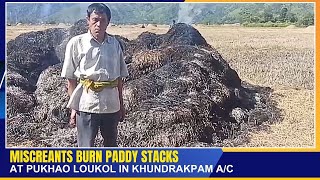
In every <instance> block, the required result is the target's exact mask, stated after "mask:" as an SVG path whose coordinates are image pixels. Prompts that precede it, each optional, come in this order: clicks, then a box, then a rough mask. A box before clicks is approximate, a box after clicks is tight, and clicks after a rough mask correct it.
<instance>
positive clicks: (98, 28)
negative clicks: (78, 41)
mask: <svg viewBox="0 0 320 180" xmlns="http://www.w3.org/2000/svg"><path fill="white" fill-rule="evenodd" d="M87 21H88V25H89V30H90V32H91V33H92V35H95V36H96V35H101V34H104V33H105V32H106V29H107V27H108V24H109V21H108V17H107V15H106V14H105V13H96V12H95V11H93V12H92V13H91V15H90V17H87Z"/></svg>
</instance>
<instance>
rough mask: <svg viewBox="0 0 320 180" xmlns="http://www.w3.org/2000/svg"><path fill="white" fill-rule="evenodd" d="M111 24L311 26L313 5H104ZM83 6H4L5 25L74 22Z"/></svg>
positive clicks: (84, 8)
mask: <svg viewBox="0 0 320 180" xmlns="http://www.w3.org/2000/svg"><path fill="white" fill-rule="evenodd" d="M106 4H107V5H108V6H109V7H110V8H111V11H112V22H113V23H115V24H138V23H157V24H170V23H171V22H172V20H176V22H185V23H203V24H208V23H209V24H232V23H241V24H243V23H268V22H269V23H293V24H300V25H306V26H307V25H313V24H314V4H313V3H191V4H190V3H106ZM88 5H89V4H87V3H81V4H76V3H20V4H16V3H14V4H13V3H11V4H10V3H8V4H7V22H8V23H13V24H14V23H19V22H21V23H74V22H75V21H77V20H78V19H81V18H84V17H85V16H86V14H85V13H86V8H87V6H88Z"/></svg>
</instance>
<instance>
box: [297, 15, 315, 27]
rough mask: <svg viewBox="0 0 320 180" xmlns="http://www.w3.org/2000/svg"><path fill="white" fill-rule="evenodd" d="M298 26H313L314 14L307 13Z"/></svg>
mask: <svg viewBox="0 0 320 180" xmlns="http://www.w3.org/2000/svg"><path fill="white" fill-rule="evenodd" d="M298 24H299V25H303V26H312V25H314V14H311V13H307V14H305V15H304V16H303V17H302V19H301V20H299V22H298Z"/></svg>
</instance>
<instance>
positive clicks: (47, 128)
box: [7, 20, 280, 147]
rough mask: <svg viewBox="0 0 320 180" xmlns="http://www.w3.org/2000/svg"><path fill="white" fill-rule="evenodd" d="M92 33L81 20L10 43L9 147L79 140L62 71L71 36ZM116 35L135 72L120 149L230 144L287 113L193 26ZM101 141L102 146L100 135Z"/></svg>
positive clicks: (127, 97)
mask: <svg viewBox="0 0 320 180" xmlns="http://www.w3.org/2000/svg"><path fill="white" fill-rule="evenodd" d="M85 32H87V24H86V22H85V21H84V20H80V21H78V22H77V23H75V25H74V26H72V27H71V28H69V29H48V30H45V31H38V32H30V33H25V34H21V35H20V36H18V37H17V38H16V39H14V40H11V41H9V42H8V45H7V47H8V50H7V55H8V56H7V60H8V61H7V62H8V68H7V70H8V82H7V107H8V108H7V143H8V146H34V147H35V146H39V147H73V146H76V145H77V140H76V129H75V128H70V127H69V126H68V120H69V114H70V111H69V109H67V108H66V105H67V102H68V99H69V97H68V95H67V89H66V80H65V79H63V78H61V77H60V73H61V68H62V63H63V59H64V51H65V46H66V44H67V42H68V40H69V39H70V38H72V37H74V36H76V35H79V34H82V33H85ZM115 37H116V38H117V39H118V41H119V42H120V43H121V46H122V49H123V52H124V57H125V61H126V63H127V65H128V70H129V73H130V76H129V77H127V78H126V79H125V85H124V91H123V93H124V103H125V107H126V118H125V120H124V121H123V122H120V123H119V126H118V127H119V136H118V144H119V146H122V147H180V146H182V147H212V146H225V144H224V143H223V142H224V140H226V139H237V138H238V137H240V136H242V135H241V134H242V133H243V132H245V131H247V130H246V129H245V128H247V129H248V128H252V127H255V126H259V125H261V124H263V123H268V122H269V123H270V122H273V121H275V120H277V119H279V118H280V116H279V114H280V113H279V110H278V109H277V108H275V103H274V102H273V101H272V100H271V99H270V95H271V94H272V89H270V88H264V87H257V86H253V85H250V84H248V83H245V82H242V81H241V79H240V78H239V76H238V74H237V72H236V71H234V70H233V69H232V68H230V66H229V65H228V63H227V62H226V61H225V60H224V59H223V57H222V56H221V55H220V54H219V53H218V51H217V50H215V49H214V47H212V46H211V45H209V44H208V43H207V42H206V40H205V39H204V38H203V37H202V36H201V34H200V33H199V32H198V31H197V30H196V29H195V28H193V27H192V26H190V25H187V24H183V23H178V24H175V25H173V26H172V27H171V28H170V29H169V30H168V32H167V33H165V34H154V33H150V32H144V33H142V34H141V35H139V36H138V38H137V39H134V40H128V39H126V38H124V37H121V36H115ZM238 144H239V143H238ZM240 144H241V143H240ZM96 145H97V146H102V138H101V136H100V135H99V136H98V138H97V140H96ZM228 146H230V145H228ZM231 146H232V145H231Z"/></svg>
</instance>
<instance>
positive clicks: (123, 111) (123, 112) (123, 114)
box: [119, 106, 126, 122]
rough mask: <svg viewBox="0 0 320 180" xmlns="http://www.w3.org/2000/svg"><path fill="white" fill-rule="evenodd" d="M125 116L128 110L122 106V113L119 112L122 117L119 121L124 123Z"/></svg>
mask: <svg viewBox="0 0 320 180" xmlns="http://www.w3.org/2000/svg"><path fill="white" fill-rule="evenodd" d="M125 115H126V110H125V109H124V106H121V107H120V111H119V116H120V119H119V121H120V122H122V121H123V120H124V117H125Z"/></svg>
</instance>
